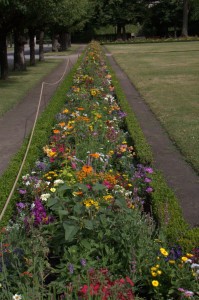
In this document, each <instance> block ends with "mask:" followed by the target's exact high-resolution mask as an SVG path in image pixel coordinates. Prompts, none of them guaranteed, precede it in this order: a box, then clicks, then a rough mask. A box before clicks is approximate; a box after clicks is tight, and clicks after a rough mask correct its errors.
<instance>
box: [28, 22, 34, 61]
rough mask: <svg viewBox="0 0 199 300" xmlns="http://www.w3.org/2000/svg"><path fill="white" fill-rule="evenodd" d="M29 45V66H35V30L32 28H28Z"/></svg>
mask: <svg viewBox="0 0 199 300" xmlns="http://www.w3.org/2000/svg"><path fill="white" fill-rule="evenodd" d="M28 33H29V39H30V41H29V45H30V66H35V65H36V61H35V40H34V37H35V30H34V29H33V28H29V32H28Z"/></svg>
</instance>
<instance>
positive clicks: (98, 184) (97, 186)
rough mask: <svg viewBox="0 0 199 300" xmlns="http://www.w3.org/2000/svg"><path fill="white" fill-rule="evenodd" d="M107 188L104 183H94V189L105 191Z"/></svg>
mask: <svg viewBox="0 0 199 300" xmlns="http://www.w3.org/2000/svg"><path fill="white" fill-rule="evenodd" d="M105 189H106V187H105V185H103V184H100V183H96V184H94V185H93V190H94V191H103V190H105Z"/></svg>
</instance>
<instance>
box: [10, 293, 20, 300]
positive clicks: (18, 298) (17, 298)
mask: <svg viewBox="0 0 199 300" xmlns="http://www.w3.org/2000/svg"><path fill="white" fill-rule="evenodd" d="M12 299H13V300H21V299H22V297H21V295H18V294H15V295H14V296H12Z"/></svg>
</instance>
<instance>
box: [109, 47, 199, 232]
mask: <svg viewBox="0 0 199 300" xmlns="http://www.w3.org/2000/svg"><path fill="white" fill-rule="evenodd" d="M106 51H107V50H106ZM106 55H107V57H108V59H109V61H110V64H111V66H112V68H113V70H114V72H115V73H116V75H117V78H118V80H119V81H120V84H121V87H122V89H123V90H124V93H125V96H126V99H127V100H128V102H129V104H130V106H131V107H132V109H133V111H134V113H135V115H136V117H137V119H138V121H139V124H140V126H141V128H142V130H143V132H144V135H145V137H146V139H147V142H148V143H149V145H150V146H151V149H152V152H153V155H154V167H155V168H156V169H158V170H160V171H161V172H162V173H163V175H164V177H165V179H166V181H167V184H168V186H170V187H171V188H172V190H173V191H174V193H175V195H176V197H177V198H178V200H179V203H180V205H181V208H182V213H183V216H184V218H185V220H186V221H187V222H188V223H189V224H190V225H191V226H192V227H195V226H199V176H198V175H197V174H196V173H195V171H194V170H193V169H192V168H191V166H190V165H189V164H188V163H187V162H186V161H185V159H184V158H183V156H182V155H181V153H180V152H179V151H178V149H177V148H176V147H175V145H174V144H173V143H172V141H171V140H170V139H169V137H168V134H167V133H166V132H165V130H164V128H162V126H161V124H160V122H159V121H158V120H157V118H156V117H155V115H154V114H153V112H152V111H151V109H150V108H149V106H148V105H147V104H146V102H145V101H144V99H143V98H142V97H141V95H140V94H139V93H138V91H137V90H136V88H135V86H134V85H133V83H132V82H131V81H130V79H129V78H128V76H127V75H126V74H125V73H124V72H123V70H122V69H121V68H120V67H119V65H118V64H117V62H116V61H115V59H114V58H113V57H112V56H111V54H110V53H109V52H108V51H107V53H106Z"/></svg>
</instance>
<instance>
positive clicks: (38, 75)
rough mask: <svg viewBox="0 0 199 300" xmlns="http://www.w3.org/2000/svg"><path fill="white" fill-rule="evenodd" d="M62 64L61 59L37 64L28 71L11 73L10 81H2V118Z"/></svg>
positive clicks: (0, 100) (0, 83)
mask: <svg viewBox="0 0 199 300" xmlns="http://www.w3.org/2000/svg"><path fill="white" fill-rule="evenodd" d="M60 63H61V60H60V59H56V60H54V59H51V60H50V59H49V60H46V61H44V62H37V64H36V66H34V67H30V66H28V67H27V71H23V72H10V74H9V78H8V80H0V117H1V116H2V115H3V114H5V113H6V112H7V111H8V110H9V109H11V108H13V107H14V105H16V104H17V103H18V102H20V101H21V100H22V99H23V97H24V96H25V95H26V94H27V93H28V91H29V90H30V89H32V88H34V85H35V84H37V83H38V82H39V81H40V80H41V79H42V78H43V77H44V76H45V75H47V74H48V73H50V72H51V71H52V70H53V69H54V68H56V67H57V66H58V64H60Z"/></svg>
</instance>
